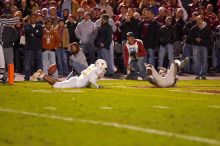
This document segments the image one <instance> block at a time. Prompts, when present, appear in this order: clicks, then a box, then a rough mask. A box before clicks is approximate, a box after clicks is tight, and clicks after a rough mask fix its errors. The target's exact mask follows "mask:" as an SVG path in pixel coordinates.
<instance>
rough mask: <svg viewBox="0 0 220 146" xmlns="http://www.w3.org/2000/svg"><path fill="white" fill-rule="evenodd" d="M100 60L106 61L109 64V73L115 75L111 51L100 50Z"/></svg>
mask: <svg viewBox="0 0 220 146" xmlns="http://www.w3.org/2000/svg"><path fill="white" fill-rule="evenodd" d="M98 58H100V59H104V60H105V61H106V63H107V73H109V74H114V70H113V68H114V66H113V64H112V61H111V55H110V50H109V49H106V48H101V49H98Z"/></svg>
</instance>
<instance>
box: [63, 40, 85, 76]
mask: <svg viewBox="0 0 220 146" xmlns="http://www.w3.org/2000/svg"><path fill="white" fill-rule="evenodd" d="M70 52H71V54H72V55H71V56H70V57H69V64H70V66H71V67H72V70H73V71H72V72H71V73H70V74H69V76H68V77H67V78H70V77H72V76H73V75H74V73H75V74H76V75H78V76H80V74H81V72H82V71H83V70H85V69H86V68H87V67H88V63H87V61H86V56H85V54H84V53H83V50H82V49H81V48H80V47H79V45H78V43H77V42H73V43H72V44H70Z"/></svg>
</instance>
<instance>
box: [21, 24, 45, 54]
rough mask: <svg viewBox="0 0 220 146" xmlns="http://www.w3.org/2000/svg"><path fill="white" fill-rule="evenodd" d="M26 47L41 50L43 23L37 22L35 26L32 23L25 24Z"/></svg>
mask: <svg viewBox="0 0 220 146" xmlns="http://www.w3.org/2000/svg"><path fill="white" fill-rule="evenodd" d="M24 33H25V39H26V40H25V41H26V49H28V50H41V49H42V46H41V45H42V35H43V27H42V25H41V24H38V23H37V24H36V26H35V27H34V28H33V27H32V25H31V24H25V25H24Z"/></svg>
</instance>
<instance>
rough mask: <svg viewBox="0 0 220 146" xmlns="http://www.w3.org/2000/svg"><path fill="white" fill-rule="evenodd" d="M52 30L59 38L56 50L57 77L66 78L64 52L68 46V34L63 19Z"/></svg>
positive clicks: (66, 69) (66, 70)
mask: <svg viewBox="0 0 220 146" xmlns="http://www.w3.org/2000/svg"><path fill="white" fill-rule="evenodd" d="M54 30H55V31H56V32H57V34H58V35H59V38H60V39H59V40H60V42H59V46H58V49H57V50H56V56H57V65H58V73H59V75H63V76H66V75H68V74H69V68H68V62H67V54H66V52H65V50H67V49H68V45H69V32H68V29H67V28H66V26H65V23H64V20H63V19H60V20H59V22H58V25H57V26H56V27H55V28H54Z"/></svg>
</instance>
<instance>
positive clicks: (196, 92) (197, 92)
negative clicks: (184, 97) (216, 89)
mask: <svg viewBox="0 0 220 146" xmlns="http://www.w3.org/2000/svg"><path fill="white" fill-rule="evenodd" d="M169 91H171V92H185V93H195V94H207V95H218V94H216V93H208V92H199V91H183V90H169Z"/></svg>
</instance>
